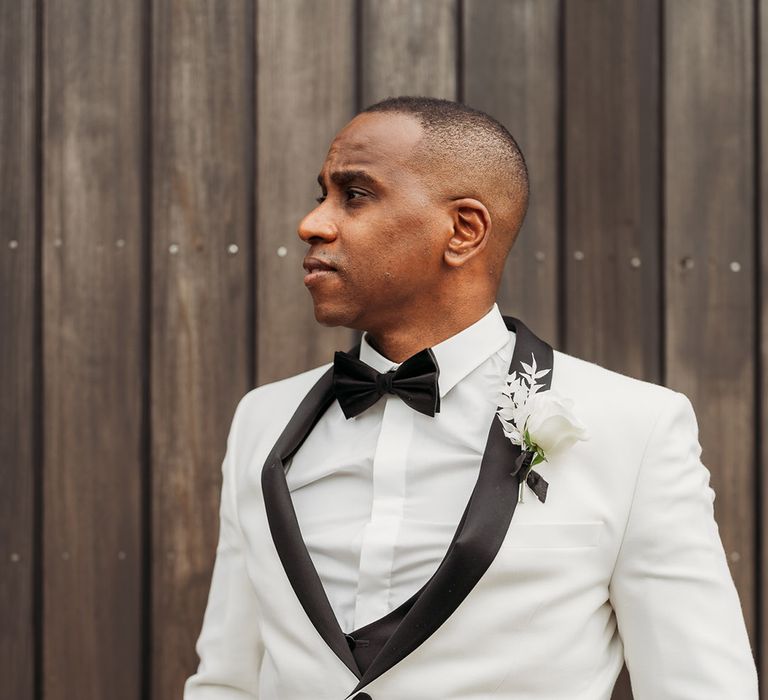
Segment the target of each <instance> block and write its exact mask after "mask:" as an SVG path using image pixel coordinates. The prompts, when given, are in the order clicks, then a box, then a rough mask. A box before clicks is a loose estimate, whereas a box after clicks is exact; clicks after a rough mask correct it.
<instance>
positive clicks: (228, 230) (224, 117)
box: [150, 0, 254, 698]
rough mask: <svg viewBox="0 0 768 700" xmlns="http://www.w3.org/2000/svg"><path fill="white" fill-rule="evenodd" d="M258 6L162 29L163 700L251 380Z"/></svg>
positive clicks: (157, 243)
mask: <svg viewBox="0 0 768 700" xmlns="http://www.w3.org/2000/svg"><path fill="white" fill-rule="evenodd" d="M253 21H254V17H253V4H252V3H250V2H248V1H247V0H237V1H233V2H226V3H218V2H210V1H209V0H192V1H189V2H184V3H169V2H156V3H154V12H153V17H152V27H153V43H152V49H153V50H152V77H153V82H152V88H153V89H152V115H151V130H152V147H153V151H152V152H153V167H152V177H151V183H152V286H151V289H152V314H151V320H152V326H151V346H152V352H151V363H150V367H151V396H152V520H151V523H152V563H153V568H152V608H151V609H152V616H151V628H152V634H151V640H152V647H151V648H152V657H151V666H152V672H151V678H152V682H151V691H152V697H153V698H180V697H181V694H182V688H183V685H184V680H185V679H186V678H187V677H188V676H189V675H190V674H191V673H192V672H193V671H194V670H195V668H196V667H197V661H198V660H197V656H196V654H195V650H194V643H195V640H196V638H197V635H198V634H199V631H200V626H201V623H202V615H203V610H204V608H205V604H206V601H207V596H208V589H209V585H210V578H211V570H212V566H213V561H214V556H215V549H216V541H217V537H218V504H219V496H220V490H221V471H220V470H221V461H222V459H223V456H224V449H225V442H226V436H227V431H228V428H229V425H230V422H231V420H232V415H233V413H234V409H235V406H236V405H237V401H238V399H239V398H240V397H241V396H242V395H243V394H245V393H246V391H247V390H248V389H249V388H250V387H251V385H252V384H251V382H252V372H251V365H252V359H253V358H252V350H253V349H252V333H251V330H250V327H249V326H250V324H251V323H252V308H251V303H252V299H251V289H252V287H251V286H250V285H251V267H252V263H251V256H252V254H253V245H252V234H253V231H252V229H253V220H252V206H251V202H252V188H253V167H254V149H253V113H254V107H253V77H254V76H253V64H254V53H253V51H254V47H253V36H254V29H253Z"/></svg>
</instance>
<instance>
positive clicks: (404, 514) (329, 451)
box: [286, 304, 515, 632]
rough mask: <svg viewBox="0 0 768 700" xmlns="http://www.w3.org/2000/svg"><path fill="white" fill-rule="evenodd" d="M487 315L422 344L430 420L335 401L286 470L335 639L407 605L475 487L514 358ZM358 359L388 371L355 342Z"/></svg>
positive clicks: (389, 406)
mask: <svg viewBox="0 0 768 700" xmlns="http://www.w3.org/2000/svg"><path fill="white" fill-rule="evenodd" d="M514 340H515V335H514V333H512V332H511V331H509V330H507V328H506V326H505V324H504V320H503V318H502V316H501V313H500V311H499V309H498V306H497V305H496V304H494V306H493V308H492V309H491V310H490V311H489V312H488V313H487V314H486V315H485V316H483V317H482V318H481V319H480V320H478V321H476V322H475V323H473V324H472V325H470V326H468V327H467V328H465V329H464V330H462V331H461V332H459V333H457V334H455V335H453V336H451V337H450V338H448V339H446V340H444V341H442V342H441V343H438V344H437V345H435V346H433V347H432V351H433V352H434V354H435V358H436V359H437V363H438V366H439V368H440V373H439V379H438V382H439V388H440V412H439V413H437V414H436V415H435V416H434V417H430V416H426V415H423V414H421V413H419V412H417V411H415V410H413V409H412V408H410V407H408V406H407V405H406V404H405V403H404V402H403V400H402V399H400V398H399V397H398V396H395V395H392V394H385V395H384V396H382V397H381V398H380V399H379V400H378V401H377V402H376V403H375V404H374V405H373V406H371V407H370V408H368V409H366V410H365V411H363V412H362V413H360V414H359V415H357V416H355V417H354V418H350V419H349V420H347V419H346V418H345V417H344V414H343V413H342V412H341V408H340V407H339V404H338V402H333V404H331V406H330V408H329V409H328V410H327V411H326V412H325V414H324V415H323V416H322V417H321V418H320V420H319V421H318V423H317V425H316V426H315V427H314V429H313V430H312V432H311V433H310V434H309V436H308V437H307V439H306V441H305V442H304V444H303V445H302V446H301V447H300V448H299V450H298V451H297V453H296V454H295V455H294V457H293V459H292V460H291V462H290V464H289V465H287V466H288V470H287V474H286V479H287V482H288V488H289V490H290V493H291V498H292V500H293V505H294V508H295V510H296V515H297V518H298V521H299V526H300V529H301V532H302V535H303V538H304V542H305V543H306V546H307V549H308V551H309V554H310V557H311V558H312V561H313V563H314V565H315V568H316V569H317V572H318V574H319V576H320V580H321V581H322V584H323V587H324V588H325V592H326V594H327V596H328V599H329V601H330V603H331V607H332V608H333V611H334V613H335V614H336V618H337V619H338V621H339V625H340V626H341V628H342V630H343V631H344V632H351V631H352V630H354V629H357V628H359V627H362V626H364V625H367V624H369V623H371V622H373V621H374V620H377V619H378V618H380V617H382V616H383V615H386V614H387V613H388V612H390V611H392V610H393V609H394V608H396V607H397V606H399V605H400V604H401V603H402V602H404V601H405V600H407V599H408V598H410V597H411V595H413V594H414V593H415V592H416V591H417V590H418V589H419V588H421V586H422V585H423V584H424V583H426V581H427V580H428V579H429V577H430V576H431V575H432V574H433V573H434V571H435V569H436V568H437V566H438V565H439V563H440V562H441V561H442V559H443V557H444V556H445V552H446V550H447V548H448V545H449V543H450V541H451V539H452V537H453V534H454V532H455V530H456V528H457V526H458V523H459V520H460V519H461V515H462V513H463V512H464V508H465V506H466V504H467V501H468V499H469V496H470V494H471V492H472V489H473V487H474V485H475V481H476V480H477V475H478V471H479V469H480V462H481V460H482V456H483V451H484V448H485V444H486V440H487V438H488V431H489V429H490V427H491V422H492V420H493V419H494V413H495V411H496V407H497V406H498V395H499V391H500V389H501V388H502V387H503V385H504V379H505V377H506V374H507V372H508V369H509V364H510V362H511V360H512V353H513V350H514ZM360 359H361V360H362V361H363V362H365V363H367V364H368V365H370V366H371V367H373V368H374V369H376V370H377V371H379V372H386V371H388V370H390V369H392V368H396V367H398V366H399V365H398V364H397V363H394V362H392V361H390V360H388V359H387V358H386V357H384V356H383V355H381V354H380V353H378V352H377V351H376V350H374V349H373V348H372V347H371V345H370V344H369V343H368V341H367V337H366V334H365V333H364V334H363V337H362V339H361V345H360Z"/></svg>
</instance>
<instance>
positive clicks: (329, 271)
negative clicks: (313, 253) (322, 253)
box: [304, 257, 338, 286]
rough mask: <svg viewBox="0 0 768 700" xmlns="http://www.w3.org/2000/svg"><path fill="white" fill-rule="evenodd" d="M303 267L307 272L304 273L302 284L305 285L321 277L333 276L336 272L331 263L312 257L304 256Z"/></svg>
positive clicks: (317, 280)
mask: <svg viewBox="0 0 768 700" xmlns="http://www.w3.org/2000/svg"><path fill="white" fill-rule="evenodd" d="M304 269H305V270H306V272H307V274H306V275H304V284H305V285H306V286H310V285H312V284H314V283H315V282H319V281H320V280H322V279H323V278H328V277H333V276H335V275H336V274H337V273H338V270H337V269H336V268H335V267H333V265H331V264H330V263H328V262H326V261H325V260H321V259H320V258H314V257H307V258H304Z"/></svg>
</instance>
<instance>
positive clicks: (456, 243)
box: [443, 197, 491, 267]
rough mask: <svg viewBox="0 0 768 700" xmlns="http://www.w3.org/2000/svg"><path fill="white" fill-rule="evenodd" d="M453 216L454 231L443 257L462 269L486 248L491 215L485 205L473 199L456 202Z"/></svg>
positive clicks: (453, 205) (451, 264)
mask: <svg viewBox="0 0 768 700" xmlns="http://www.w3.org/2000/svg"><path fill="white" fill-rule="evenodd" d="M451 215H452V227H453V230H452V232H451V237H450V239H449V240H448V245H447V246H446V249H445V253H444V255H443V257H444V259H445V262H446V263H448V265H450V266H451V267H461V266H462V265H464V264H465V263H466V262H467V261H468V260H470V259H471V258H473V257H474V256H475V255H477V254H478V253H479V252H480V251H481V250H482V249H483V248H485V246H486V244H487V242H488V236H489V235H490V233H491V215H490V214H489V213H488V209H487V208H486V206H485V204H483V203H482V202H481V201H480V200H479V199H473V198H472V197H463V198H462V199H456V200H454V201H453V202H452V208H451Z"/></svg>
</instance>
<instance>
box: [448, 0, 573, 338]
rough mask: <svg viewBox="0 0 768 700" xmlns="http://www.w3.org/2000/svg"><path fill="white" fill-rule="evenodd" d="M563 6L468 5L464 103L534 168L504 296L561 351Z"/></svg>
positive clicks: (536, 1) (478, 1)
mask: <svg viewBox="0 0 768 700" xmlns="http://www.w3.org/2000/svg"><path fill="white" fill-rule="evenodd" d="M560 11H561V9H560V0H514V1H513V2H507V1H506V0H494V1H492V2H490V1H488V0H465V2H464V21H463V34H464V41H463V46H464V57H463V61H462V65H463V71H464V75H463V77H462V84H463V85H464V100H463V101H464V102H465V103H466V104H468V105H469V106H471V107H475V108H476V109H480V110H482V111H484V112H487V113H488V114H490V115H491V116H492V117H495V118H496V119H498V120H499V121H500V122H501V123H502V124H504V126H506V127H507V129H508V130H509V131H510V133H511V134H512V136H513V137H514V138H515V140H516V141H517V142H518V145H519V146H520V148H521V150H522V151H523V154H524V156H525V159H526V163H527V165H528V174H529V179H530V191H531V195H530V203H529V207H528V213H527V215H526V217H525V223H524V224H523V228H522V229H521V231H520V233H519V234H518V238H517V240H516V241H515V244H514V246H513V247H512V251H511V252H510V255H509V258H508V260H507V265H506V268H505V272H504V277H503V279H502V282H501V288H500V290H499V295H498V303H499V307H500V309H501V310H502V313H505V314H511V315H513V316H517V317H519V318H521V319H523V320H524V321H526V322H527V323H530V324H532V325H534V326H535V327H536V332H537V333H538V334H539V335H540V336H541V337H543V338H546V339H548V340H549V342H550V343H553V344H554V345H555V346H559V343H560V339H559V338H558V289H559V279H558V249H557V247H558V225H559V222H558V201H559V198H560V193H559V167H560V164H559V162H558V155H559V154H558V143H559V133H558V131H559V123H558V122H559V119H558V110H559V106H560V105H559V84H560V75H559V73H560V67H559V56H560V48H559V39H560V37H559V25H560Z"/></svg>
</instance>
